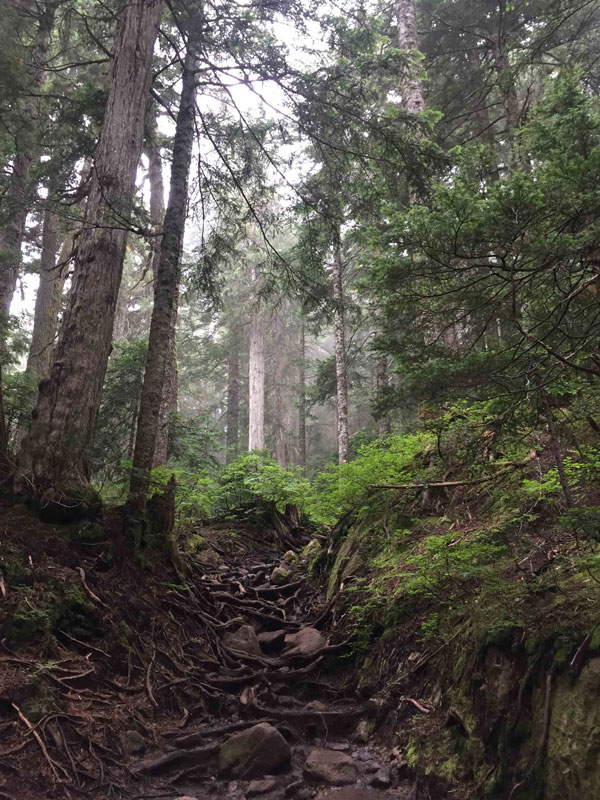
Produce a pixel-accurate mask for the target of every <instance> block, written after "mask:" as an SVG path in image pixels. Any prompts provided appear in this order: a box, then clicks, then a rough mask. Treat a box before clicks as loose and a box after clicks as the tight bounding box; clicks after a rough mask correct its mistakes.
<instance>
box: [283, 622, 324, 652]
mask: <svg viewBox="0 0 600 800" xmlns="http://www.w3.org/2000/svg"><path fill="white" fill-rule="evenodd" d="M326 645H327V640H326V639H325V638H324V637H323V636H322V635H321V634H320V633H319V631H318V630H317V629H316V628H301V629H300V630H299V631H298V632H297V633H288V634H287V635H286V637H285V646H286V655H288V656H291V655H298V656H311V655H314V654H315V653H318V652H319V650H322V649H323V648H324V647H326ZM288 648H289V649H288Z"/></svg>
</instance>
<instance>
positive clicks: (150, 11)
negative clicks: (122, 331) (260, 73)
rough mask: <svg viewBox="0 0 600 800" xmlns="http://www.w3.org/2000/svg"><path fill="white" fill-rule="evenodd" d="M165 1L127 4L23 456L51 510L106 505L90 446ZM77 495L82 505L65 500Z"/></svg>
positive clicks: (26, 486) (23, 466)
mask: <svg viewBox="0 0 600 800" xmlns="http://www.w3.org/2000/svg"><path fill="white" fill-rule="evenodd" d="M161 8H162V0H140V2H138V3H130V4H128V5H126V6H125V7H124V9H123V11H122V12H121V16H120V18H119V22H118V28H117V36H116V41H115V48H114V57H113V61H112V67H111V80H110V89H109V94H108V100H107V105H106V110H105V114H104V121H103V125H102V131H101V133H100V139H99V142H98V147H97V150H96V156H95V163H94V168H93V174H92V180H91V185H90V191H89V196H88V202H87V209H86V221H85V227H84V229H83V231H82V233H81V236H80V239H79V246H78V249H77V257H76V259H75V268H74V276H73V286H72V289H71V293H70V300H69V305H68V308H67V311H66V313H65V317H64V320H63V324H62V327H61V332H60V336H59V340H58V344H57V348H56V354H55V361H54V364H53V365H52V368H51V372H50V377H49V379H48V380H47V381H45V382H43V383H42V384H41V386H40V395H39V398H38V403H37V408H36V411H35V418H34V422H33V425H32V428H31V431H30V433H29V435H28V436H27V437H26V439H25V441H24V443H23V448H22V451H21V454H20V459H19V468H20V480H18V481H17V487H16V488H17V490H19V491H24V492H26V493H33V494H34V496H35V498H36V499H37V501H38V503H39V504H40V505H43V506H45V507H49V508H50V507H52V508H54V507H55V506H61V507H62V508H64V506H65V505H70V506H72V507H73V514H76V513H85V512H86V511H87V500H89V501H90V503H91V504H92V505H95V504H96V502H97V501H96V498H95V495H94V493H93V492H92V491H91V487H90V484H89V481H90V451H91V444H92V436H93V430H94V424H95V421H96V416H97V413H98V408H99V405H100V399H101V392H102V382H103V379H104V374H105V371H106V364H107V361H108V356H109V353H110V348H111V338H112V330H113V320H114V313H115V305H116V302H117V294H118V291H119V284H120V282H121V275H122V271H123V259H124V256H125V247H126V243H127V234H128V224H129V219H130V215H131V211H132V201H133V195H134V191H135V174H136V169H137V166H138V163H139V158H140V153H141V148H142V133H143V124H144V113H145V107H146V102H147V98H148V91H149V86H150V79H151V66H152V54H153V49H154V42H155V40H156V36H157V31H158V25H159V21H160V14H161ZM25 477H26V478H27V480H25V479H24V478H25ZM68 498H72V500H73V501H74V502H68V503H65V502H64V501H65V500H66V499H68ZM56 510H58V509H56Z"/></svg>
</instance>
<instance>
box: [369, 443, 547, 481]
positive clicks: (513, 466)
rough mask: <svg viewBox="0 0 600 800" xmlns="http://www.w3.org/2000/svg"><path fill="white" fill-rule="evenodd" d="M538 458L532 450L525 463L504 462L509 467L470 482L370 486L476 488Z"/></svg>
mask: <svg viewBox="0 0 600 800" xmlns="http://www.w3.org/2000/svg"><path fill="white" fill-rule="evenodd" d="M536 456H537V453H536V451H535V450H532V451H531V452H530V453H529V455H528V456H527V458H525V459H524V460H523V461H511V462H504V463H508V465H507V466H506V467H505V468H504V469H501V470H498V472H495V473H494V474H493V475H484V476H483V477H482V478H473V479H472V480H469V481H435V482H431V483H372V484H370V486H369V488H370V489H433V488H436V489H437V488H439V489H444V488H453V487H455V486H475V485H477V484H479V483H487V481H492V480H494V479H495V478H499V477H501V476H502V475H508V473H510V472H513V471H514V470H515V469H520V468H522V467H526V466H527V465H528V464H530V463H531V462H532V461H533V459H534V458H535V457H536Z"/></svg>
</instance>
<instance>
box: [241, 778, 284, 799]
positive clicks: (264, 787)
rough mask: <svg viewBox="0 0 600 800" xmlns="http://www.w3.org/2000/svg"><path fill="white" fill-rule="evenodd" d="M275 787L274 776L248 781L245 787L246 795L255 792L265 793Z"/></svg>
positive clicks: (249, 795)
mask: <svg viewBox="0 0 600 800" xmlns="http://www.w3.org/2000/svg"><path fill="white" fill-rule="evenodd" d="M276 788H277V781H276V780H275V779H274V778H267V779H266V780H263V781H250V783H249V784H248V786H247V787H246V795H247V796H248V797H251V796H252V795H255V794H266V793H267V792H272V791H273V789H276Z"/></svg>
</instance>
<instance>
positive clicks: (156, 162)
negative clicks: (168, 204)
mask: <svg viewBox="0 0 600 800" xmlns="http://www.w3.org/2000/svg"><path fill="white" fill-rule="evenodd" d="M146 154H147V156H148V180H149V182H150V220H151V222H152V234H153V236H152V239H151V241H150V267H151V269H152V279H153V285H154V287H155V288H156V282H157V278H158V265H159V261H160V251H161V242H162V230H163V225H164V221H165V189H164V183H163V173H162V157H161V153H160V145H159V141H158V127H157V123H156V105H155V104H154V103H152V105H151V106H150V108H149V110H148V115H147V117H146ZM176 321H177V314H176V313H175V314H173V329H172V331H171V347H170V350H169V355H168V359H167V367H166V373H165V381H164V386H163V393H162V397H161V400H160V409H159V412H158V429H157V432H156V445H155V448H154V457H153V459H152V467H153V468H155V467H162V466H164V465H165V464H166V463H167V461H168V460H169V441H170V429H171V421H172V418H173V414H174V413H175V412H176V411H177V347H176V339H175V323H176Z"/></svg>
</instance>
